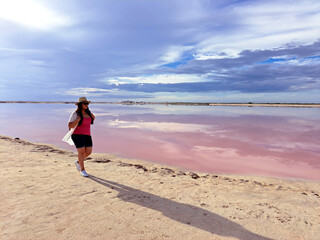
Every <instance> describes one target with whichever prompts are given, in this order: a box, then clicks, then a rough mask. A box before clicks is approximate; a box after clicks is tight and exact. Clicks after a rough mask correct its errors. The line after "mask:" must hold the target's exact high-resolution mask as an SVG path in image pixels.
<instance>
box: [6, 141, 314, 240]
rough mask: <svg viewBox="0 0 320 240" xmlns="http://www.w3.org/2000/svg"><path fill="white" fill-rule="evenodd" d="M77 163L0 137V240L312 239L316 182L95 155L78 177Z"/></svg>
mask: <svg viewBox="0 0 320 240" xmlns="http://www.w3.org/2000/svg"><path fill="white" fill-rule="evenodd" d="M13 153H14V154H13ZM76 158H77V154H75V153H74V152H72V151H70V150H64V149H61V148H58V147H56V146H54V145H51V144H42V143H32V142H28V141H25V140H20V139H14V138H11V137H7V136H2V135H0V163H1V165H2V168H1V171H2V172H1V179H0V186H1V188H0V194H1V204H0V228H1V231H0V238H1V239H49V240H50V239H68V240H69V239H93V240H100V239H115V240H122V239H128V240H131V239H132V240H135V239H158V240H160V239H176V240H180V239H187V240H189V239H190V240H191V239H192V240H193V239H200V240H202V239H203V240H204V239H217V240H220V239H221V240H222V239H224V240H225V239H228V240H234V239H239V240H245V239H255V240H272V239H282V240H294V239H308V240H316V239H318V237H319V235H318V234H319V229H320V227H319V226H320V218H319V211H318V210H320V207H319V206H320V184H319V183H317V182H310V181H307V182H306V181H292V180H286V179H279V178H273V177H272V178H271V177H253V176H233V175H220V174H204V173H199V172H189V171H183V170H181V169H180V168H175V167H171V166H170V167H168V166H165V165H162V164H156V163H151V162H146V161H140V160H135V159H125V158H121V157H119V156H116V155H112V154H99V153H93V154H92V155H91V156H90V157H89V159H88V160H86V163H85V166H86V169H87V172H88V174H89V175H90V176H89V178H84V177H81V176H80V174H79V172H78V171H77V170H76V168H75V166H74V161H75V159H76ZM79 223H84V224H79Z"/></svg>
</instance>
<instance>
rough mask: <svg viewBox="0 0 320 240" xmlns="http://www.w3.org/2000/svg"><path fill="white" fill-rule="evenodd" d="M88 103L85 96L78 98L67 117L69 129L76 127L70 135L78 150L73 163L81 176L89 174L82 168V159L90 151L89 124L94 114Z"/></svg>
mask: <svg viewBox="0 0 320 240" xmlns="http://www.w3.org/2000/svg"><path fill="white" fill-rule="evenodd" d="M89 103H90V101H87V99H86V98H85V97H81V98H79V101H78V102H77V103H76V105H78V109H77V110H76V111H75V112H73V113H72V114H71V116H70V119H69V129H71V128H76V129H75V130H74V132H73V134H72V136H71V138H72V140H73V142H74V144H75V145H76V148H77V151H78V160H76V161H75V162H74V163H75V165H76V167H77V169H78V171H80V174H81V176H83V177H88V176H89V175H88V173H87V172H86V170H85V168H84V160H85V159H86V158H87V157H88V156H89V155H90V154H91V152H92V138H91V133H90V125H91V124H93V121H94V119H95V116H94V115H93V114H92V113H91V112H90V110H89V107H88V106H89Z"/></svg>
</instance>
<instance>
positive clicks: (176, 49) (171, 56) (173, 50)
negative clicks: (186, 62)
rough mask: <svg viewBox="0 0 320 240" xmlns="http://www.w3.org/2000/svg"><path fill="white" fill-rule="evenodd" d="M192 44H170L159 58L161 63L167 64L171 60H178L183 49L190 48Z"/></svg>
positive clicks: (187, 49)
mask: <svg viewBox="0 0 320 240" xmlns="http://www.w3.org/2000/svg"><path fill="white" fill-rule="evenodd" d="M192 48H193V47H192V46H171V47H169V48H168V49H167V50H166V52H165V53H164V54H163V56H162V57H161V58H160V63H161V64H168V63H172V62H177V61H179V60H180V58H181V56H182V55H183V53H184V52H185V51H189V50H191V49H192Z"/></svg>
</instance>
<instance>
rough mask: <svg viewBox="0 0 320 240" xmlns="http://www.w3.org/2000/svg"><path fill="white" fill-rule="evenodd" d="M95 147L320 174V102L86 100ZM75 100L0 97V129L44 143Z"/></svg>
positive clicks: (248, 170) (233, 169)
mask: <svg viewBox="0 0 320 240" xmlns="http://www.w3.org/2000/svg"><path fill="white" fill-rule="evenodd" d="M89 107H90V110H91V111H92V112H93V113H94V114H95V115H96V121H95V123H94V125H92V136H93V141H94V152H103V153H112V154H117V155H120V156H123V157H126V158H136V159H141V160H147V161H152V162H157V163H163V164H166V165H173V166H178V167H181V168H184V169H188V170H191V171H202V172H208V173H216V174H235V175H255V176H270V177H281V178H294V179H308V180H316V181H319V180H320V121H319V120H320V111H319V110H320V109H319V108H294V107H292V108H291V107H231V106H183V105H179V106H174V105H168V106H166V105H161V104H150V105H120V104H91V105H90V106H89ZM75 109H76V106H75V105H72V104H32V103H21V104H18V103H15V104H10V103H2V104H0V114H1V118H0V134H1V135H7V136H11V137H19V138H21V139H26V140H30V141H33V142H41V143H49V144H54V145H56V146H59V147H61V148H65V149H70V150H72V151H75V149H74V146H69V145H68V144H66V143H64V142H62V141H61V138H62V137H63V136H64V134H65V133H66V132H67V131H68V129H67V124H68V119H69V115H70V114H71V112H72V111H74V110H75Z"/></svg>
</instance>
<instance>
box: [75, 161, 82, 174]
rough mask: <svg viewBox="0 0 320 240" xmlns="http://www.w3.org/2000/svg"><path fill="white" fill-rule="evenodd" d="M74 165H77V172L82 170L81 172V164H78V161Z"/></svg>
mask: <svg viewBox="0 0 320 240" xmlns="http://www.w3.org/2000/svg"><path fill="white" fill-rule="evenodd" d="M74 164H75V165H76V167H77V170H78V171H80V170H81V168H80V164H79V163H78V161H77V160H76V161H75V162H74Z"/></svg>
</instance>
